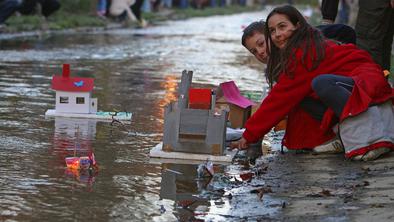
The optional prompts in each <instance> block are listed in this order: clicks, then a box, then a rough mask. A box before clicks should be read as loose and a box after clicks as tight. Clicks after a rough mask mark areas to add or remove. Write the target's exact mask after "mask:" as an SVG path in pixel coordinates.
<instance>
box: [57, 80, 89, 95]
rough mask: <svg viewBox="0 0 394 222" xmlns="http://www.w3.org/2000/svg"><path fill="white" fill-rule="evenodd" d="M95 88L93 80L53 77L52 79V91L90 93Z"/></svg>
mask: <svg viewBox="0 0 394 222" xmlns="http://www.w3.org/2000/svg"><path fill="white" fill-rule="evenodd" d="M93 87H94V79H93V78H80V77H68V78H64V77H63V76H53V77H52V89H54V90H60V91H68V92H90V91H92V90H93Z"/></svg>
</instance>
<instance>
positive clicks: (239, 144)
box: [230, 137, 249, 150]
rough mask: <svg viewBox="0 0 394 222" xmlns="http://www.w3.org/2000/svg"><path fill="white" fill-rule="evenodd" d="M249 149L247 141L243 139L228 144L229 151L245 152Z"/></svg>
mask: <svg viewBox="0 0 394 222" xmlns="http://www.w3.org/2000/svg"><path fill="white" fill-rule="evenodd" d="M248 147H249V144H248V141H246V139H245V138H243V137H242V138H241V139H239V140H238V141H235V142H232V143H231V144H230V148H231V149H240V150H245V149H247V148H248Z"/></svg>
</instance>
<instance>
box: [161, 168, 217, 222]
mask: <svg viewBox="0 0 394 222" xmlns="http://www.w3.org/2000/svg"><path fill="white" fill-rule="evenodd" d="M211 180H212V178H210V177H207V178H201V179H197V170H196V166H195V165H189V164H171V163H163V164H162V173H161V188H160V198H163V199H169V200H173V201H174V204H175V207H176V209H177V213H176V216H177V217H178V219H179V220H180V221H190V220H193V219H195V212H194V211H195V210H196V209H197V208H201V207H202V206H205V207H207V206H208V205H207V204H208V198H205V197H201V196H200V194H201V193H202V192H203V190H205V189H207V187H208V185H209V183H210V182H211Z"/></svg>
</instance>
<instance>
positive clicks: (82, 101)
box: [77, 97, 85, 104]
mask: <svg viewBox="0 0 394 222" xmlns="http://www.w3.org/2000/svg"><path fill="white" fill-rule="evenodd" d="M77 104H85V98H84V97H77Z"/></svg>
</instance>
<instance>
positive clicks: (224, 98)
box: [216, 81, 254, 128]
mask: <svg viewBox="0 0 394 222" xmlns="http://www.w3.org/2000/svg"><path fill="white" fill-rule="evenodd" d="M216 105H217V106H218V108H219V109H223V106H224V107H225V109H228V110H229V121H230V125H231V128H243V127H244V125H245V123H246V120H248V118H249V117H250V115H251V112H252V106H253V105H254V103H253V102H252V101H250V100H248V99H247V98H245V97H244V96H242V95H241V93H240V92H239V89H238V87H237V86H236V85H235V83H234V81H229V82H224V83H221V84H220V85H219V88H218V90H217V100H216Z"/></svg>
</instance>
